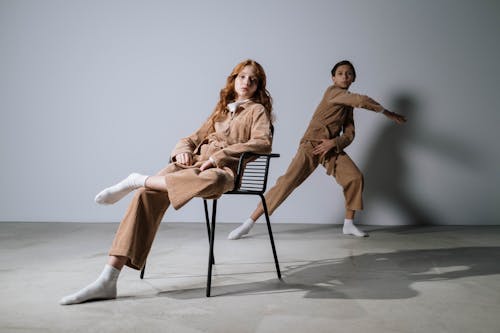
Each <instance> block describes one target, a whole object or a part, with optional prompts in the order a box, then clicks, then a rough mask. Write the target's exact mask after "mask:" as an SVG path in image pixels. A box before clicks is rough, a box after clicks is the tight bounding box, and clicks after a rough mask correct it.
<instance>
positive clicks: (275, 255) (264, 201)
mask: <svg viewBox="0 0 500 333" xmlns="http://www.w3.org/2000/svg"><path fill="white" fill-rule="evenodd" d="M259 196H260V199H261V200H262V207H263V208H264V214H265V215H266V223H267V231H268V233H269V240H270V241H271V247H272V249H273V256H274V264H275V266H276V273H277V274H278V279H280V280H281V270H280V264H279V262H278V255H277V254H276V247H275V246H274V238H273V231H272V229H271V221H270V219H269V212H268V210H267V204H266V199H265V198H264V196H263V195H262V194H260V195H259Z"/></svg>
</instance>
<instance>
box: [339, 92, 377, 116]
mask: <svg viewBox="0 0 500 333" xmlns="http://www.w3.org/2000/svg"><path fill="white" fill-rule="evenodd" d="M331 101H332V102H333V103H334V104H341V105H347V106H351V107H353V108H361V109H366V110H371V111H375V112H382V111H384V107H383V106H382V105H380V104H379V103H378V102H377V101H375V100H373V99H372V98H371V97H368V96H366V95H360V94H355V93H350V92H346V93H343V94H340V95H338V96H335V97H334V98H332V100H331Z"/></svg>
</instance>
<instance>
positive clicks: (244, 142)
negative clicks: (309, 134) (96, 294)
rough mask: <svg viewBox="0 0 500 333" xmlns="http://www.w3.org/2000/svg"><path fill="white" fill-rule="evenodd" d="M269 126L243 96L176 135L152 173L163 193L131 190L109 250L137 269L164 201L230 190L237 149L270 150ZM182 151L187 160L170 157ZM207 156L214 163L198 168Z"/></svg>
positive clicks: (264, 114) (257, 107)
mask: <svg viewBox="0 0 500 333" xmlns="http://www.w3.org/2000/svg"><path fill="white" fill-rule="evenodd" d="M270 128H271V120H270V117H269V114H268V112H267V111H266V110H265V108H264V107H263V106H262V105H261V104H258V103H254V102H252V101H248V102H246V103H244V104H242V105H241V106H239V107H238V109H237V110H236V111H235V112H234V113H231V112H227V114H226V115H225V118H224V119H222V120H221V121H218V122H216V123H215V124H214V126H212V125H211V124H210V123H209V122H208V121H207V122H205V123H204V124H203V125H202V126H201V127H200V128H199V129H198V130H197V131H196V132H194V133H193V134H192V135H190V136H189V137H186V138H184V139H181V140H180V141H179V142H178V143H177V145H176V146H175V148H174V150H173V151H172V154H171V157H172V160H173V161H174V162H173V163H170V164H169V165H167V167H165V168H164V169H163V170H161V171H160V172H159V173H158V175H162V176H165V182H166V184H167V188H168V193H165V192H157V191H152V190H148V189H145V188H141V189H139V190H137V191H136V193H135V195H134V197H133V199H132V202H131V203H130V205H129V207H128V209H127V212H126V213H125V217H124V218H123V220H122V221H121V223H120V226H119V227H118V231H117V233H116V235H115V239H114V241H113V244H112V247H111V249H110V251H109V254H110V255H114V256H125V257H127V258H128V261H127V266H129V267H132V268H135V269H141V268H142V267H143V266H144V263H145V261H146V258H147V256H148V253H149V250H150V249H151V245H152V243H153V239H154V237H155V234H156V231H157V230H158V227H159V225H160V222H161V220H162V218H163V215H164V214H165V211H166V210H167V208H168V207H169V206H170V204H172V206H173V207H174V208H175V209H179V208H181V207H182V206H184V205H185V204H186V203H187V202H188V201H189V200H191V199H192V198H194V197H203V198H217V197H219V196H220V195H222V194H223V193H224V192H227V191H229V190H231V189H232V188H233V186H234V174H235V172H236V168H237V164H238V159H239V156H240V155H241V154H242V153H243V152H245V151H250V152H255V153H269V152H271V144H272V137H271V130H270ZM214 129H215V130H214ZM184 152H189V153H192V154H193V161H194V163H193V165H192V166H184V165H180V164H177V163H176V162H175V156H177V155H178V154H180V153H184ZM209 158H211V159H212V160H213V161H214V162H215V164H216V167H215V168H211V169H207V170H205V171H201V170H200V166H201V165H202V164H203V162H205V161H207V160H208V159H209Z"/></svg>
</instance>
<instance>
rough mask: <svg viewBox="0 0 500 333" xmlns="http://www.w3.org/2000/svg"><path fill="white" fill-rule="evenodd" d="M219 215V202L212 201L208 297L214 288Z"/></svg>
mask: <svg viewBox="0 0 500 333" xmlns="http://www.w3.org/2000/svg"><path fill="white" fill-rule="evenodd" d="M216 215H217V200H213V201H212V227H211V228H210V253H209V254H208V274H207V297H210V289H211V287H212V267H213V265H214V238H215V237H214V236H215V218H216Z"/></svg>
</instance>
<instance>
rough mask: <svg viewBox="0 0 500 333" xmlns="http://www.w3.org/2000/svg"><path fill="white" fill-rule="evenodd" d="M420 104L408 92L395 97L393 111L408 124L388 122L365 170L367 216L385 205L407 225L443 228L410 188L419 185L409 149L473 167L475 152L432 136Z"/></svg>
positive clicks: (392, 104) (440, 136) (434, 134)
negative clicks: (423, 117)
mask: <svg viewBox="0 0 500 333" xmlns="http://www.w3.org/2000/svg"><path fill="white" fill-rule="evenodd" d="M417 100H418V99H417V97H416V96H414V95H412V94H410V93H406V92H403V93H399V94H397V95H395V97H394V98H393V101H392V103H391V109H392V110H394V111H395V112H398V113H401V114H403V115H405V116H406V117H407V118H408V121H407V122H406V123H405V124H403V125H395V124H394V123H393V122H386V124H385V127H384V128H383V129H382V131H381V134H380V135H379V137H378V138H377V139H376V140H375V142H374V144H373V147H372V148H371V149H370V154H369V156H368V158H367V160H366V163H365V164H364V165H363V167H362V170H363V173H364V176H365V189H364V200H365V206H366V207H367V209H366V211H367V213H366V215H367V216H371V210H373V209H375V208H376V207H377V205H378V204H380V203H384V204H388V205H390V207H391V208H393V209H395V211H396V212H398V213H400V214H402V215H403V217H404V218H405V221H406V223H402V224H411V225H433V224H440V223H439V221H438V218H437V217H436V216H433V214H432V211H433V210H432V208H435V207H424V206H423V204H422V203H421V202H419V200H418V198H417V197H416V196H415V194H414V193H415V191H413V190H412V189H411V188H410V187H409V186H411V185H409V184H411V183H412V181H413V182H414V181H415V180H414V179H410V177H414V175H412V174H411V172H410V168H409V164H408V163H410V161H408V159H407V158H405V156H408V153H409V152H408V151H407V150H408V149H409V147H417V148H419V149H425V150H428V151H429V153H431V154H432V156H434V157H435V158H437V159H446V160H451V161H453V163H454V164H455V165H461V166H465V167H467V168H472V167H473V165H471V163H472V161H473V160H474V158H473V157H472V154H473V150H472V149H468V148H467V147H466V145H465V143H460V142H457V141H456V140H453V139H451V138H446V137H443V136H442V135H441V133H439V134H436V133H430V131H429V129H428V128H425V126H424V125H422V124H421V120H422V119H421V116H422V110H421V109H419V103H418V102H417ZM437 162H439V161H437ZM432 172H433V170H425V173H426V174H429V175H430V174H431V173H432ZM436 186H439V184H436ZM429 190H431V189H429ZM426 192H428V191H426ZM438 196H439V193H436V198H438ZM438 205H439V200H436V206H438ZM383 207H387V206H383Z"/></svg>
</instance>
